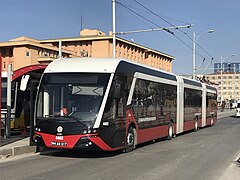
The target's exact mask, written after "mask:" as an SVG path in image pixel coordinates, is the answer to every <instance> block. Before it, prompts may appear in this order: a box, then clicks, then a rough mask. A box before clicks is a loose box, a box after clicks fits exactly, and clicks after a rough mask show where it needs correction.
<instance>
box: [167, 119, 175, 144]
mask: <svg viewBox="0 0 240 180" xmlns="http://www.w3.org/2000/svg"><path fill="white" fill-rule="evenodd" d="M173 131H174V130H173V124H172V123H170V124H169V125H168V136H167V140H171V139H172V138H173V136H174V132H173Z"/></svg>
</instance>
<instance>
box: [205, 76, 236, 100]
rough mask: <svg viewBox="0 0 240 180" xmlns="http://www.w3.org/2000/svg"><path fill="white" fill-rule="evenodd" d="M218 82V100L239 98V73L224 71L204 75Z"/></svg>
mask: <svg viewBox="0 0 240 180" xmlns="http://www.w3.org/2000/svg"><path fill="white" fill-rule="evenodd" d="M205 76H206V77H207V78H208V80H209V81H211V82H213V83H216V84H218V101H219V102H221V100H222V101H230V100H240V73H237V72H236V73H234V72H224V73H222V74H221V73H217V74H209V75H205Z"/></svg>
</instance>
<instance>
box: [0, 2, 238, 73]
mask: <svg viewBox="0 0 240 180" xmlns="http://www.w3.org/2000/svg"><path fill="white" fill-rule="evenodd" d="M117 1H118V2H119V3H117V5H116V31H117V32H122V31H123V32H125V31H131V30H142V29H150V28H158V27H171V26H184V25H189V24H192V25H194V26H193V27H191V28H182V29H179V30H177V29H174V30H172V32H174V35H173V34H171V33H168V32H166V31H153V32H145V33H134V34H128V35H121V36H119V37H121V38H124V39H128V40H134V42H135V43H137V44H140V45H143V46H146V47H149V48H152V49H155V50H158V51H161V52H163V53H166V54H169V55H172V56H174V57H175V60H174V61H173V73H175V74H192V44H193V38H192V37H193V33H195V34H196V37H197V43H196V67H197V71H196V72H197V73H198V74H201V73H211V72H213V69H212V68H213V63H216V62H220V61H221V57H222V59H223V60H224V61H226V62H240V33H239V30H240V21H239V19H240V1H239V0H148V1H146V0H117ZM136 1H137V2H138V3H137V2H136ZM140 4H141V5H143V6H144V7H146V8H148V9H149V10H150V11H151V12H154V14H153V13H151V12H149V11H147V9H144V7H143V6H141V5H140ZM0 7H1V10H0V17H1V26H0V42H5V41H9V40H10V39H13V38H17V37H20V36H27V37H31V38H35V39H39V40H42V39H52V38H68V37H79V31H80V30H81V28H82V29H100V30H101V31H104V32H106V33H107V34H108V32H109V31H111V30H112V0H0ZM139 15H140V16H139ZM81 17H82V18H81ZM81 19H82V21H81ZM210 29H213V30H214V32H213V33H207V31H208V30H210ZM232 54H234V56H231V55H232ZM212 58H213V59H212ZM203 69H206V70H205V71H204V72H203Z"/></svg>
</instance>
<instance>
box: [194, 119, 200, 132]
mask: <svg viewBox="0 0 240 180" xmlns="http://www.w3.org/2000/svg"><path fill="white" fill-rule="evenodd" d="M198 130H199V127H198V120H197V119H195V121H194V132H196V131H198Z"/></svg>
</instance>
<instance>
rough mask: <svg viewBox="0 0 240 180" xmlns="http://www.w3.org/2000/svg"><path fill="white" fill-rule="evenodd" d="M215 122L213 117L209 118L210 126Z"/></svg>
mask: <svg viewBox="0 0 240 180" xmlns="http://www.w3.org/2000/svg"><path fill="white" fill-rule="evenodd" d="M214 125H215V124H214V120H213V117H212V118H211V120H210V126H211V127H212V126H214Z"/></svg>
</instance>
